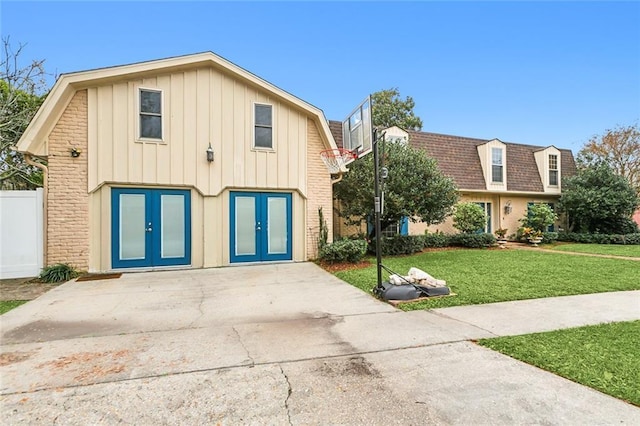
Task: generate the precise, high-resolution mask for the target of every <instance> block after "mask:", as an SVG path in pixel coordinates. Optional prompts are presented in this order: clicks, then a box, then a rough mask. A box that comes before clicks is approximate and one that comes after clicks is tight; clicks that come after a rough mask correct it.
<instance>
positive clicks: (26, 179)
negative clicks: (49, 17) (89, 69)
mask: <svg viewBox="0 0 640 426" xmlns="http://www.w3.org/2000/svg"><path fill="white" fill-rule="evenodd" d="M2 42H3V47H4V50H3V53H2V58H1V59H0V72H1V73H2V75H1V76H0V189H33V188H36V187H38V186H42V173H41V172H40V170H39V169H37V168H35V167H32V166H30V165H28V164H27V163H26V162H25V160H24V158H23V156H22V154H20V153H19V152H16V151H14V150H13V149H12V147H13V146H15V145H16V143H18V140H19V139H20V136H22V133H23V132H24V130H25V129H26V128H27V125H28V124H29V121H31V118H33V116H34V115H35V113H36V111H37V110H38V108H39V107H40V105H41V104H42V101H43V100H44V97H45V95H44V94H43V93H44V89H45V84H46V83H45V80H44V77H45V75H46V73H45V71H44V66H43V64H44V61H33V62H31V63H30V64H29V65H27V66H24V67H21V68H20V67H19V66H18V63H19V57H20V54H21V52H22V49H23V47H24V46H23V45H20V46H19V47H18V49H17V50H13V49H12V47H11V45H10V43H9V38H8V37H7V38H3V40H2Z"/></svg>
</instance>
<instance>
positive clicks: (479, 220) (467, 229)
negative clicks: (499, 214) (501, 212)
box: [453, 203, 488, 234]
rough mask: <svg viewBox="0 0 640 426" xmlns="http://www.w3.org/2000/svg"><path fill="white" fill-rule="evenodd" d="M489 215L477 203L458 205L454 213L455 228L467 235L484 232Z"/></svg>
mask: <svg viewBox="0 0 640 426" xmlns="http://www.w3.org/2000/svg"><path fill="white" fill-rule="evenodd" d="M487 219H488V217H487V214H486V213H485V211H484V209H483V208H482V207H480V206H479V205H477V204H476V203H458V205H457V206H456V208H455V212H454V213H453V227H454V228H456V229H458V230H460V232H463V233H465V234H472V233H474V232H476V231H477V230H479V229H483V230H484V226H485V225H486V224H487Z"/></svg>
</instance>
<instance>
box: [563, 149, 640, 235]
mask: <svg viewBox="0 0 640 426" xmlns="http://www.w3.org/2000/svg"><path fill="white" fill-rule="evenodd" d="M639 204H640V196H638V193H637V192H636V191H635V189H634V188H633V187H632V186H631V184H630V183H629V181H627V179H626V178H624V177H623V176H620V175H618V174H616V173H615V171H614V169H613V168H612V167H611V166H610V165H609V163H608V162H606V161H601V162H594V163H593V164H590V165H588V166H584V167H581V168H579V169H578V172H577V174H575V175H574V176H571V177H569V178H567V179H565V180H564V182H563V183H562V196H561V197H560V201H559V205H558V207H559V210H560V211H561V212H564V213H566V214H567V216H568V221H569V230H571V231H574V232H585V233H603V234H626V233H629V232H636V231H637V226H636V225H635V223H634V222H633V221H632V220H631V216H632V215H633V212H634V211H635V210H636V208H637V207H638V205H639Z"/></svg>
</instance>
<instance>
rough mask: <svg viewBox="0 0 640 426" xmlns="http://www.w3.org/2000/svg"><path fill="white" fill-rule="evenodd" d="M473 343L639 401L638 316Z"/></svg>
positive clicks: (639, 336)
mask: <svg viewBox="0 0 640 426" xmlns="http://www.w3.org/2000/svg"><path fill="white" fill-rule="evenodd" d="M478 344H479V345H481V346H484V347H486V348H489V349H492V350H495V351H498V352H500V353H502V354H505V355H508V356H510V357H512V358H515V359H517V360H520V361H524V362H526V363H528V364H531V365H534V366H536V367H539V368H541V369H543V370H546V371H550V372H552V373H555V374H557V375H559V376H561V377H564V378H566V379H569V380H572V381H574V382H576V383H580V384H582V385H585V386H589V387H591V388H593V389H597V390H599V391H601V392H603V393H606V394H607V395H611V396H613V397H615V398H619V399H622V400H624V401H627V402H629V403H631V404H634V405H637V406H640V386H638V384H639V383H640V368H638V366H639V365H640V355H639V352H638V348H640V321H630V322H619V323H607V324H599V325H590V326H585V327H577V328H570V329H564V330H558V331H550V332H544V333H534V334H526V335H520V336H509V337H497V338H493V339H481V340H479V341H478Z"/></svg>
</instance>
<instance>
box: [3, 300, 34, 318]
mask: <svg viewBox="0 0 640 426" xmlns="http://www.w3.org/2000/svg"><path fill="white" fill-rule="evenodd" d="M27 302H28V300H6V301H0V315H2V314H4V313H6V312H9V311H10V310H12V309H13V308H17V307H18V306H20V305H23V304H25V303H27Z"/></svg>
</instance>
